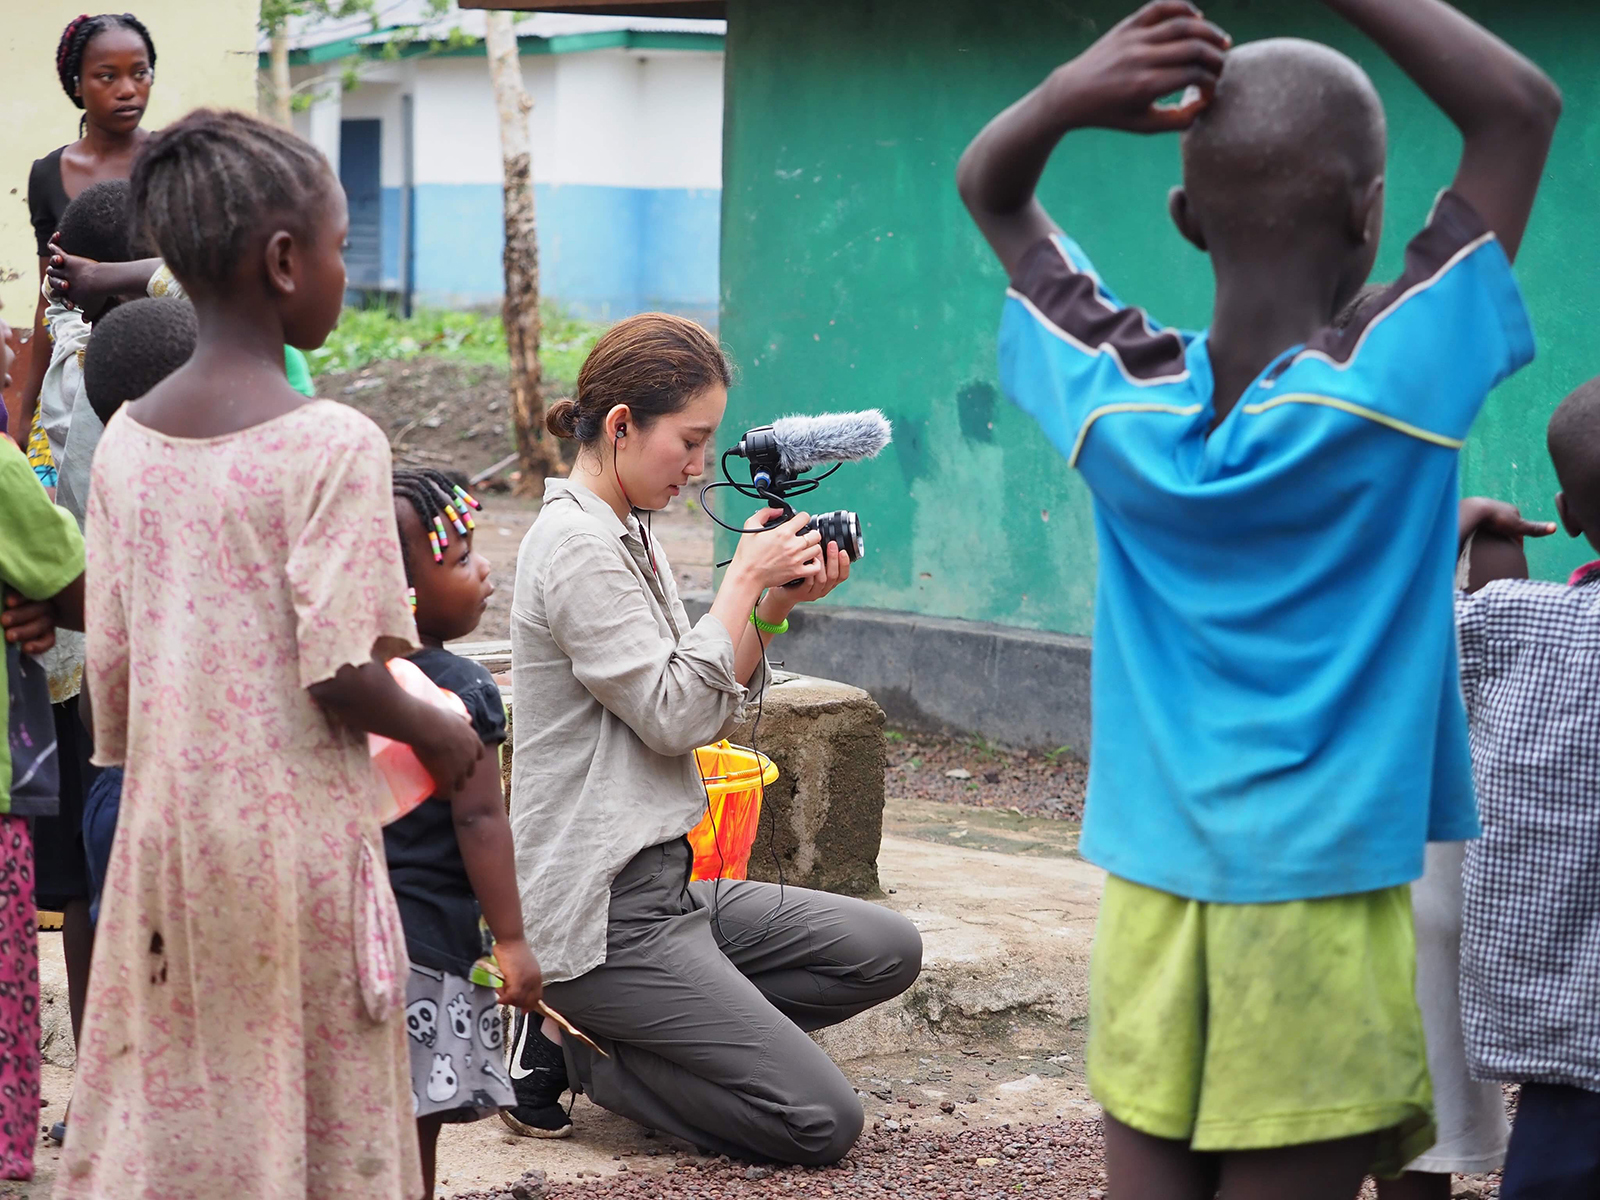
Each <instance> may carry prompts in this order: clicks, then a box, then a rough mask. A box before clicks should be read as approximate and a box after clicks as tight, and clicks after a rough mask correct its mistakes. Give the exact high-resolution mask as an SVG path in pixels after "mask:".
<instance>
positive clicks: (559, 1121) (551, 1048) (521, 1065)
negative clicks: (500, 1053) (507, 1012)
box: [500, 1012, 572, 1138]
mask: <svg viewBox="0 0 1600 1200" xmlns="http://www.w3.org/2000/svg"><path fill="white" fill-rule="evenodd" d="M543 1020H544V1018H543V1017H541V1016H539V1014H538V1013H533V1014H529V1013H525V1012H519V1013H518V1014H517V1016H516V1022H515V1023H514V1024H513V1025H512V1027H511V1047H512V1049H511V1061H510V1062H509V1063H507V1064H506V1066H507V1067H508V1069H509V1070H510V1074H511V1090H512V1091H513V1092H515V1093H516V1096H517V1103H516V1107H515V1108H502V1109H501V1110H500V1119H501V1120H502V1121H504V1122H505V1123H506V1127H507V1128H508V1129H510V1130H511V1132H513V1133H516V1134H520V1135H521V1136H522V1137H536V1138H564V1137H570V1136H571V1135H572V1119H571V1118H570V1117H568V1116H567V1114H566V1111H565V1110H564V1109H563V1108H562V1107H561V1093H562V1092H564V1091H566V1090H567V1059H566V1055H564V1054H563V1053H562V1052H561V1047H560V1046H558V1045H556V1044H555V1043H554V1042H552V1041H551V1040H550V1039H549V1038H547V1037H545V1036H544V1034H543V1033H542V1032H541V1031H540V1029H539V1026H540V1024H541V1023H542V1022H543Z"/></svg>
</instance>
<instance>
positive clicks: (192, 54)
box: [0, 0, 259, 326]
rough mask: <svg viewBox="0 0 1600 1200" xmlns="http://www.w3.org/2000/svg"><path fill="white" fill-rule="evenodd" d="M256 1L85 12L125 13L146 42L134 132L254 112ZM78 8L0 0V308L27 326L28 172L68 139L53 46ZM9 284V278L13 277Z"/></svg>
mask: <svg viewBox="0 0 1600 1200" xmlns="http://www.w3.org/2000/svg"><path fill="white" fill-rule="evenodd" d="M258 8H259V3H258V0H118V2H117V3H115V4H114V6H113V7H111V8H107V9H101V8H98V7H89V8H87V11H89V12H101V11H116V12H125V11H128V10H130V9H131V10H132V11H133V13H134V14H135V15H136V16H137V17H138V18H139V19H140V20H141V21H143V22H144V23H145V25H146V27H148V28H149V30H150V36H151V37H152V38H153V39H154V40H155V44H156V82H155V87H154V88H153V89H152V90H151V93H150V109H149V111H148V112H147V113H146V114H145V119H144V127H145V128H146V129H159V128H160V127H161V126H162V125H164V124H166V123H168V122H169V121H172V120H174V119H176V118H177V117H180V116H182V115H183V114H184V113H186V112H188V111H189V110H190V109H192V108H199V107H201V106H203V105H209V106H213V107H223V108H242V109H245V110H246V111H249V112H254V111H255V108H256V16H257V12H258ZM84 11H86V7H85V0H29V2H27V3H24V2H23V0H0V80H3V81H4V84H3V86H0V301H3V302H4V304H5V310H4V315H5V317H6V319H7V320H8V321H10V322H11V323H13V324H16V325H22V326H27V325H31V324H32V323H33V308H34V300H35V298H36V297H37V295H38V291H37V289H38V286H39V285H38V278H39V258H38V252H37V250H36V249H35V247H34V243H33V230H32V227H31V226H30V225H29V223H28V168H29V166H31V165H32V163H33V160H34V159H36V158H38V157H39V156H40V155H42V154H48V153H49V152H50V151H51V150H54V149H55V148H56V147H57V146H60V145H63V144H65V143H67V142H70V141H72V140H73V139H75V138H76V137H77V136H78V117H79V116H80V113H79V111H78V109H77V108H76V107H74V105H73V103H72V101H71V100H69V99H67V97H66V95H65V93H63V92H62V90H61V84H60V82H59V81H58V80H57V79H56V67H55V62H56V43H57V41H58V40H59V39H60V37H61V31H62V30H63V29H64V28H66V25H67V22H68V21H70V20H72V18H73V17H75V16H77V15H78V14H79V13H81V12H84ZM13 276H15V278H13Z"/></svg>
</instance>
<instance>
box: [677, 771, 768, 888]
mask: <svg viewBox="0 0 1600 1200" xmlns="http://www.w3.org/2000/svg"><path fill="white" fill-rule="evenodd" d="M694 756H695V760H696V762H697V763H698V764H699V767H700V777H701V778H702V779H703V780H705V785H706V797H707V800H708V805H707V812H706V815H705V816H704V817H702V818H700V824H698V825H696V826H695V827H694V828H693V829H691V830H690V831H689V845H690V846H692V847H693V848H694V870H693V871H692V872H691V873H690V876H689V878H691V879H744V878H745V877H746V876H747V875H748V874H749V871H750V848H751V847H752V846H753V845H755V841H756V826H757V825H759V824H760V822H761V794H762V790H763V789H764V788H765V787H766V785H767V784H769V783H774V782H776V781H777V778H778V768H777V765H776V764H775V763H774V762H773V761H772V760H771V759H770V758H768V757H767V756H766V755H765V754H760V753H758V752H757V751H754V750H747V749H745V748H744V747H743V746H730V745H729V744H728V743H727V742H725V741H723V742H718V743H717V744H716V745H714V746H701V747H700V749H698V750H696V751H695V752H694Z"/></svg>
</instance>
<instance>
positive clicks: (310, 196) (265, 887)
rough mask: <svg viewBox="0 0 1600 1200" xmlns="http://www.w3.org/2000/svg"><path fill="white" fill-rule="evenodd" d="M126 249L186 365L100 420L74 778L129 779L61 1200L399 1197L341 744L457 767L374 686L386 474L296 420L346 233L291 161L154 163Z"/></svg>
mask: <svg viewBox="0 0 1600 1200" xmlns="http://www.w3.org/2000/svg"><path fill="white" fill-rule="evenodd" d="M132 191H133V203H134V208H135V220H136V221H139V222H142V223H143V224H144V225H145V227H146V228H147V230H148V232H149V233H150V234H151V235H152V236H153V237H154V238H155V240H156V242H157V244H158V246H159V247H160V250H161V254H162V257H163V258H164V259H165V261H166V262H167V264H168V265H169V267H170V268H171V269H172V271H173V273H174V274H175V275H176V276H177V278H178V279H179V281H180V282H181V283H182V284H183V286H184V288H185V289H186V290H187V291H188V293H189V295H190V296H191V298H192V299H193V301H194V305H195V310H196V315H197V317H198V319H199V329H200V336H199V343H198V345H197V347H196V350H195V353H194V357H193V358H192V359H190V361H189V362H188V364H186V365H185V366H184V367H182V368H180V369H179V370H178V371H176V372H175V373H174V374H172V375H171V376H169V377H168V378H167V379H166V380H164V381H163V382H162V383H160V384H158V385H157V386H156V387H155V389H154V390H152V391H151V392H150V393H149V394H148V395H147V396H146V397H144V398H143V399H142V400H139V401H137V402H135V403H133V404H131V405H127V406H125V407H124V408H123V409H122V410H121V411H119V412H118V413H117V415H116V416H115V417H114V418H113V419H112V421H111V423H110V425H109V426H108V427H107V429H106V432H105V436H104V438H103V439H102V441H101V443H100V447H99V450H98V452H97V453H96V455H95V462H94V477H93V486H92V488H91V490H90V502H89V513H88V533H87V540H88V546H89V549H88V555H89V576H88V577H89V597H88V634H89V642H88V683H89V687H90V690H91V692H92V694H93V698H94V710H95V725H96V728H95V735H96V737H95V741H96V755H95V761H96V762H98V763H100V764H102V765H112V764H122V765H123V766H124V767H125V770H126V778H125V782H124V787H123V797H122V808H121V814H120V819H119V826H118V830H117V838H116V843H115V846H114V848H113V851H112V855H111V862H110V866H109V868H108V873H107V879H106V884H105V890H104V893H103V898H102V902H101V915H100V926H99V931H98V938H97V941H96V945H95V957H94V968H93V973H92V980H93V983H92V988H91V993H90V997H89V1005H88V1012H87V1015H86V1018H85V1023H84V1024H85V1028H84V1037H83V1044H82V1046H81V1047H80V1049H79V1054H78V1081H77V1082H78V1086H77V1089H76V1100H75V1102H74V1104H73V1110H72V1126H71V1132H70V1135H69V1137H68V1139H67V1143H66V1148H65V1159H64V1162H63V1169H62V1171H61V1173H60V1176H59V1179H58V1183H57V1186H56V1193H55V1194H56V1196H57V1197H58V1198H60V1200H78V1198H80V1197H81V1198H83V1200H90V1198H93V1200H107V1198H112V1197H130V1198H131V1197H140V1198H150V1200H155V1198H156V1197H160V1198H161V1200H201V1198H204V1200H213V1198H215V1197H224V1196H225V1197H228V1198H229V1200H239V1198H251V1197H260V1198H263V1200H267V1198H271V1200H288V1198H289V1197H296V1198H298V1197H301V1196H305V1197H317V1198H320V1197H363V1198H366V1197H386V1198H387V1197H393V1198H396V1200H399V1198H400V1197H413V1196H416V1195H418V1194H419V1193H420V1192H421V1178H420V1174H419V1170H418V1159H417V1141H416V1126H415V1123H414V1121H413V1119H412V1100H411V1088H410V1076H409V1067H408V1057H407V1050H406V1044H405V1032H404V1027H403V1021H402V1017H401V1008H400V1005H401V1000H402V998H403V996H404V990H405V976H406V970H407V964H406V958H405V947H404V941H403V936H402V934H401V932H400V928H399V921H398V914H397V912H396V910H395V904H394V897H393V894H392V892H391V891H390V889H389V886H388V881H387V878H386V876H385V873H384V864H383V845H382V841H381V835H380V833H379V829H378V826H377V822H376V820H375V817H374V812H375V803H374V796H373V794H372V773H371V768H370V765H369V763H368V759H367V750H366V739H365V737H364V736H362V735H363V734H364V733H365V732H377V733H382V734H385V735H387V736H390V737H394V738H397V739H399V740H401V741H405V742H408V743H410V744H411V745H412V746H413V747H415V749H416V750H417V753H418V755H419V757H421V759H422V760H423V762H424V763H425V764H426V765H427V766H428V767H429V769H430V771H431V772H432V774H433V776H434V778H435V779H438V780H441V781H444V788H443V790H445V791H446V792H450V791H453V790H454V789H455V788H457V787H459V786H461V785H462V784H463V783H464V781H465V780H466V778H467V777H468V776H469V775H470V774H471V772H472V770H473V769H474V767H475V766H476V765H477V762H478V759H479V758H480V756H481V754H482V744H481V742H480V741H479V739H478V737H477V735H476V734H475V733H474V732H473V730H472V728H471V726H470V725H468V724H467V723H466V722H464V721H457V720H453V719H452V720H447V721H440V720H439V719H438V717H437V716H436V715H435V711H436V710H433V709H431V708H430V707H429V706H427V705H426V704H424V703H421V702H418V701H415V700H412V699H411V698H410V697H408V696H407V695H406V694H405V693H404V692H402V691H401V690H400V689H399V688H398V687H397V686H396V685H395V684H394V683H393V681H392V680H391V678H390V676H389V674H388V672H387V671H386V670H385V669H384V668H383V666H382V665H381V660H383V659H385V658H387V657H389V656H391V655H394V654H404V653H408V652H410V651H412V650H415V649H416V648H417V641H416V629H415V625H414V623H413V621H412V619H411V616H410V612H409V606H408V604H407V600H406V584H405V577H404V571H403V568H402V565H401V561H400V557H399V550H398V546H397V542H396V532H395V517H394V506H393V501H392V499H391V494H390V479H389V451H388V444H387V441H386V439H385V438H384V436H383V434H382V433H380V432H379V430H378V429H377V427H376V426H374V425H372V424H371V422H369V421H368V420H367V419H366V418H364V417H362V416H359V415H358V414H356V413H355V412H353V411H352V410H350V409H348V408H345V407H343V406H342V405H338V404H335V403H332V402H329V401H316V400H313V401H309V402H308V401H307V400H306V399H305V397H303V396H301V395H299V394H298V393H296V392H295V391H294V390H293V389H292V388H290V386H289V384H288V382H287V380H286V379H285V377H284V370H283V346H284V344H285V342H287V343H289V344H291V345H295V346H299V347H301V348H304V349H310V348H313V347H315V346H317V345H319V344H321V342H322V340H323V338H324V337H326V335H327V333H328V332H329V330H330V329H331V328H332V327H333V325H334V323H335V322H336V321H337V319H338V312H339V306H340V303H341V300H342V296H343V292H344V282H345V280H344V264H343V261H342V258H341V256H340V248H341V246H342V244H343V242H344V238H345V234H346V230H347V228H348V219H347V216H346V213H345V206H344V198H343V193H342V192H341V190H340V188H339V185H338V183H337V181H336V180H335V179H334V177H333V175H332V174H331V172H330V171H329V169H328V166H327V164H326V162H325V161H324V160H323V159H322V157H321V156H320V155H319V154H318V153H317V152H316V151H315V150H314V149H312V148H311V147H310V146H308V145H307V144H305V143H304V142H301V141H300V140H299V139H297V138H295V137H294V136H293V135H291V134H288V133H285V132H283V131H281V130H279V129H276V128H274V127H272V126H268V125H265V124H263V123H261V122H259V121H256V120H254V119H253V118H250V117H246V116H243V115H241V114H234V113H212V112H206V111H200V112H196V113H192V114H190V115H189V116H188V117H186V118H184V119H183V120H182V121H179V122H178V123H177V124H175V125H172V126H169V127H168V128H167V129H166V130H164V131H163V132H162V133H160V134H157V135H155V136H153V137H151V139H150V141H149V143H148V144H147V146H146V148H145V149H144V151H143V152H142V154H141V155H140V158H139V160H138V162H137V164H136V165H135V168H134V175H133V180H132Z"/></svg>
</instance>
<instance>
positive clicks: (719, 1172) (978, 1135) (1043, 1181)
mask: <svg viewBox="0 0 1600 1200" xmlns="http://www.w3.org/2000/svg"><path fill="white" fill-rule="evenodd" d="M1101 1157H1102V1147H1101V1140H1100V1123H1099V1122H1098V1121H1064V1122H1058V1123H1053V1124H1047V1125H1030V1126H1001V1127H999V1128H994V1129H963V1130H961V1131H960V1132H956V1133H950V1132H942V1131H941V1132H938V1133H934V1132H932V1131H924V1130H919V1129H918V1128H917V1127H916V1125H915V1124H914V1123H913V1122H909V1121H908V1122H903V1123H902V1122H896V1121H875V1122H874V1123H873V1124H872V1126H871V1127H870V1128H869V1129H868V1130H867V1131H866V1132H865V1133H863V1134H862V1136H861V1140H860V1141H859V1142H857V1143H856V1147H855V1149H854V1150H852V1151H851V1152H850V1154H849V1155H848V1156H847V1157H846V1158H845V1160H844V1161H843V1162H841V1163H839V1164H838V1165H837V1166H833V1167H822V1168H815V1169H813V1168H806V1167H765V1166H750V1165H749V1164H747V1163H742V1162H734V1161H731V1160H729V1159H727V1158H691V1159H680V1160H678V1161H677V1162H676V1163H674V1164H673V1165H672V1166H670V1167H669V1168H668V1169H667V1170H666V1171H664V1172H663V1171H657V1170H652V1169H648V1168H647V1169H645V1170H637V1171H636V1170H631V1169H626V1170H621V1171H619V1173H618V1174H616V1175H612V1176H609V1177H606V1178H603V1179H593V1180H584V1181H580V1182H572V1183H558V1184H554V1185H551V1186H550V1187H549V1188H548V1189H547V1190H544V1189H541V1187H540V1186H539V1184H540V1182H541V1181H539V1180H537V1178H536V1176H535V1175H530V1176H529V1177H526V1178H525V1179H524V1180H522V1181H519V1182H518V1183H516V1184H512V1185H508V1187H507V1188H506V1190H504V1191H475V1192H458V1193H456V1194H455V1195H454V1197H453V1200H537V1198H538V1197H540V1196H542V1195H548V1196H549V1197H550V1198H551V1200H579V1198H585V1197H605V1196H638V1197H649V1198H650V1200H720V1198H722V1197H741V1196H745V1197H765V1198H770V1197H775V1196H816V1197H829V1198H831V1197H840V1198H841V1200H856V1198H857V1197H863V1196H885V1197H893V1196H899V1197H906V1198H907V1200H909V1198H911V1197H919V1198H921V1197H926V1198H927V1200H953V1198H960V1200H968V1198H970V1200H990V1198H994V1200H998V1198H999V1197H1002V1196H1005V1197H1014V1196H1016V1195H1018V1194H1019V1193H1020V1194H1024V1195H1027V1196H1029V1197H1040V1198H1042V1200H1101V1197H1103V1196H1104V1194H1105V1193H1104V1187H1105V1173H1104V1171H1103V1170H1102V1169H1101ZM647 1162H648V1160H647ZM626 1165H627V1164H626V1162H625V1161H624V1162H623V1163H622V1164H621V1166H623V1167H626ZM651 1165H653V1164H651ZM517 1187H521V1188H522V1189H523V1192H524V1194H523V1195H518V1194H517V1191H516V1188H517Z"/></svg>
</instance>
